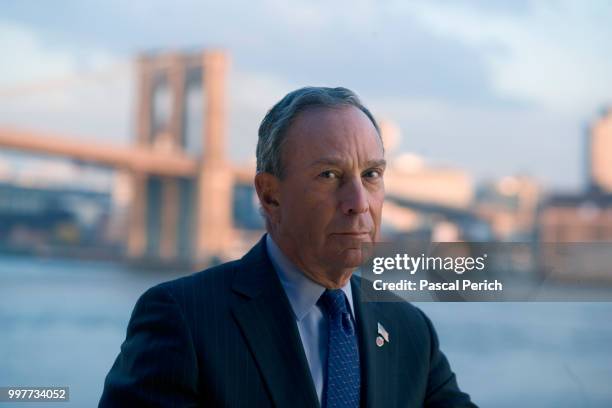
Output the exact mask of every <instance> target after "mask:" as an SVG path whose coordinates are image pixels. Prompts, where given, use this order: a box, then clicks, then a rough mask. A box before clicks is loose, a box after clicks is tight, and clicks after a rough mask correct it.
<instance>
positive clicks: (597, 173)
mask: <svg viewBox="0 0 612 408" xmlns="http://www.w3.org/2000/svg"><path fill="white" fill-rule="evenodd" d="M589 165H590V178H591V187H592V188H593V189H594V190H596V191H599V192H602V193H612V108H609V109H607V110H606V112H605V113H604V114H603V115H602V116H601V117H600V118H599V119H597V121H596V122H595V123H594V124H593V126H592V127H591V129H590V140H589Z"/></svg>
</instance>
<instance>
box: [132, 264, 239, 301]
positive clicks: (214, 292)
mask: <svg viewBox="0 0 612 408" xmlns="http://www.w3.org/2000/svg"><path fill="white" fill-rule="evenodd" d="M239 266H240V260H234V261H230V262H226V263H222V264H219V265H215V266H212V267H209V268H206V269H204V270H201V271H199V272H195V273H193V274H191V275H187V276H183V277H180V278H176V279H171V280H168V281H165V282H161V283H158V284H157V285H154V286H152V287H151V288H149V289H148V290H147V291H145V293H144V294H143V295H142V296H141V298H143V299H148V298H159V297H167V298H169V299H171V300H172V301H174V302H176V303H179V304H180V305H182V306H193V305H195V304H202V303H210V302H219V301H221V300H224V299H227V297H228V296H227V295H228V292H229V291H230V290H231V287H232V280H233V277H234V274H235V271H236V270H237V269H238V267H239Z"/></svg>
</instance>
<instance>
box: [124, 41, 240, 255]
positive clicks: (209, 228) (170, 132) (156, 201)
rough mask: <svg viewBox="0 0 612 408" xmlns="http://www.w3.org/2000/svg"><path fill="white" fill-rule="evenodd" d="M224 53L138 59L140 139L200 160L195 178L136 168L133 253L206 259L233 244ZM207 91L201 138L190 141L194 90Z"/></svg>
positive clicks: (130, 244)
mask: <svg viewBox="0 0 612 408" xmlns="http://www.w3.org/2000/svg"><path fill="white" fill-rule="evenodd" d="M227 68H228V61H227V57H226V55H225V54H224V53H223V52H221V51H206V52H203V53H198V54H180V53H164V54H157V55H156V54H147V55H142V56H140V58H139V59H138V62H137V82H138V89H137V98H136V99H137V106H136V108H137V109H136V115H137V116H136V140H135V142H136V144H137V146H138V147H139V148H143V149H150V150H152V151H157V152H160V153H162V152H163V153H173V154H178V155H184V156H185V157H190V158H193V157H194V156H195V158H196V159H197V160H198V163H199V165H198V171H197V174H196V176H195V177H193V178H190V177H184V178H180V177H171V176H157V175H155V174H152V173H144V172H133V173H132V190H133V194H134V197H133V200H132V203H131V208H130V212H129V214H130V216H129V233H128V237H127V251H128V255H129V256H130V257H132V258H143V257H144V258H148V257H153V258H160V259H162V260H166V261H173V260H180V259H184V260H195V261H198V260H205V259H208V258H209V257H210V256H212V255H214V254H219V253H220V252H222V251H223V249H224V248H227V247H228V246H229V245H230V244H231V234H232V218H231V217H232V214H231V208H232V207H231V202H232V185H233V180H232V177H233V172H232V170H231V167H230V165H229V163H228V161H227V159H226V156H225V120H226V112H225V102H226V101H225V76H226V72H227ZM194 89H196V90H197V91H201V92H195V93H194V94H195V95H196V96H200V97H201V101H200V102H201V103H198V104H197V105H198V106H199V107H200V109H201V117H202V126H201V140H200V141H199V142H200V143H196V145H199V147H198V148H196V149H194V148H192V146H190V142H191V145H193V140H191V141H190V140H189V139H188V135H187V131H186V130H187V127H188V123H187V122H188V121H187V118H188V113H189V112H190V106H189V104H190V103H192V102H193V98H191V97H189V95H190V91H191V90H194Z"/></svg>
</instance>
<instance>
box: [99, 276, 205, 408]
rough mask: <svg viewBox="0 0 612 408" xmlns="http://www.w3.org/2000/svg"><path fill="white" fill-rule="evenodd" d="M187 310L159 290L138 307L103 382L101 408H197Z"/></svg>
mask: <svg viewBox="0 0 612 408" xmlns="http://www.w3.org/2000/svg"><path fill="white" fill-rule="evenodd" d="M191 339H192V338H191V335H190V333H189V330H188V327H187V325H186V324H185V319H184V317H183V314H182V311H181V309H180V307H179V305H178V304H177V303H176V301H175V300H174V298H173V297H172V296H171V294H170V292H168V290H167V289H165V288H164V287H163V286H156V287H153V288H151V289H149V290H148V291H147V292H145V293H144V294H143V295H142V296H141V297H140V299H139V300H138V302H137V303H136V306H135V307H134V311H133V312H132V316H131V318H130V322H129V324H128V328H127V335H126V339H125V341H124V342H123V344H122V345H121V352H120V353H119V356H118V357H117V359H116V360H115V363H114V364H113V366H112V368H111V370H110V372H109V373H108V375H107V376H106V381H105V382H104V391H103V392H102V397H101V399H100V404H99V407H175V406H177V407H191V406H196V405H197V389H198V388H197V383H198V367H197V359H196V355H195V351H194V347H193V343H192V340H191Z"/></svg>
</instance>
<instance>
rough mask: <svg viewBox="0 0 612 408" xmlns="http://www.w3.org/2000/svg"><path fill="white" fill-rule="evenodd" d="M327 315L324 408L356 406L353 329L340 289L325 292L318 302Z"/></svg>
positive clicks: (356, 357) (356, 353)
mask: <svg viewBox="0 0 612 408" xmlns="http://www.w3.org/2000/svg"><path fill="white" fill-rule="evenodd" d="M320 302H321V306H322V307H323V311H324V312H325V313H326V314H327V318H328V327H329V341H328V348H327V350H328V354H327V382H326V386H325V388H324V393H323V398H322V399H323V402H324V404H323V406H324V407H325V408H341V407H351V408H358V407H359V391H360V384H361V376H360V371H359V348H358V346H357V336H356V334H355V327H354V325H353V321H352V320H351V314H350V312H349V310H348V307H347V304H346V296H345V295H344V292H343V291H342V290H341V289H327V290H325V292H323V295H322V296H321V299H320Z"/></svg>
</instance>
